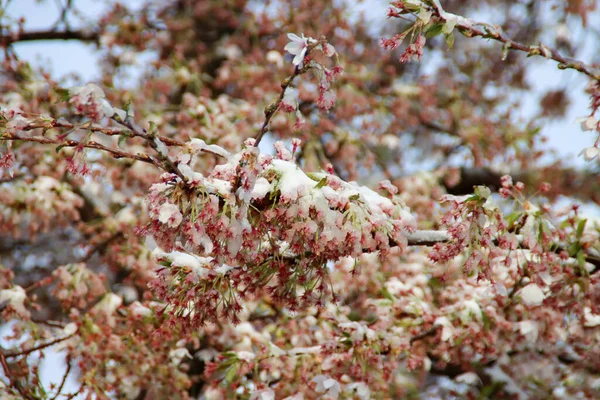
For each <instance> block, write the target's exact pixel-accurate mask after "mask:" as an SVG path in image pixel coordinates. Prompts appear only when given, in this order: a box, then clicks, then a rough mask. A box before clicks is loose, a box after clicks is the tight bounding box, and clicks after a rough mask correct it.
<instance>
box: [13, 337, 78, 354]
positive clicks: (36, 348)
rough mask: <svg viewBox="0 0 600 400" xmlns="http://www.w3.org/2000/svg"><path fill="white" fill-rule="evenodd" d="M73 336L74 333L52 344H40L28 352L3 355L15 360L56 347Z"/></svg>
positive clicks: (53, 341)
mask: <svg viewBox="0 0 600 400" xmlns="http://www.w3.org/2000/svg"><path fill="white" fill-rule="evenodd" d="M73 336H75V334H74V333H72V334H70V335H67V336H64V337H61V338H57V339H54V340H52V341H50V342H46V343H42V344H40V345H38V346H34V347H32V348H30V349H27V350H23V351H18V352H13V353H6V354H3V357H6V358H14V357H22V356H26V355H28V354H31V353H33V352H35V351H38V350H43V349H45V348H47V347H50V346H54V345H55V344H57V343H60V342H64V341H65V340H67V339H70V338H72V337H73Z"/></svg>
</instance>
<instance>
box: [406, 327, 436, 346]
mask: <svg viewBox="0 0 600 400" xmlns="http://www.w3.org/2000/svg"><path fill="white" fill-rule="evenodd" d="M440 328H442V326H441V325H434V326H433V327H431V328H429V329H427V330H426V331H423V332H421V333H418V334H417V335H415V336H413V337H412V338H410V344H413V343H414V342H416V341H417V340H421V339H425V338H426V337H429V336H433V335H435V334H436V333H437V331H438V330H439V329H440Z"/></svg>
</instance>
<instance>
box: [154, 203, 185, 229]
mask: <svg viewBox="0 0 600 400" xmlns="http://www.w3.org/2000/svg"><path fill="white" fill-rule="evenodd" d="M182 218H183V216H182V215H181V212H180V211H179V207H177V206H176V205H175V204H173V203H169V202H165V203H164V204H163V205H162V206H161V207H160V210H159V214H158V220H159V221H160V222H162V223H163V224H166V225H168V226H170V227H171V228H175V227H177V226H179V224H180V223H181V220H182Z"/></svg>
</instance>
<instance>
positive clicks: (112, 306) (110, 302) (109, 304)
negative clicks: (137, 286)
mask: <svg viewBox="0 0 600 400" xmlns="http://www.w3.org/2000/svg"><path fill="white" fill-rule="evenodd" d="M122 303H123V299H121V297H120V296H118V295H116V294H114V293H106V294H105V295H104V297H102V300H100V301H99V302H98V304H96V305H95V306H94V309H95V310H97V311H100V312H102V313H104V314H106V315H112V314H113V313H114V312H115V311H116V310H117V308H119V307H120V306H121V304H122Z"/></svg>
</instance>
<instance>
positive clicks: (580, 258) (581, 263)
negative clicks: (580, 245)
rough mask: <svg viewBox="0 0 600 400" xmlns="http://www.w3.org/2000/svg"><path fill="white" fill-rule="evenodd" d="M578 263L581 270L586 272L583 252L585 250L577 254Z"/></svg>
mask: <svg viewBox="0 0 600 400" xmlns="http://www.w3.org/2000/svg"><path fill="white" fill-rule="evenodd" d="M577 263H578V264H579V268H581V271H582V272H583V271H586V269H585V253H584V252H583V250H579V251H578V252H577Z"/></svg>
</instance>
